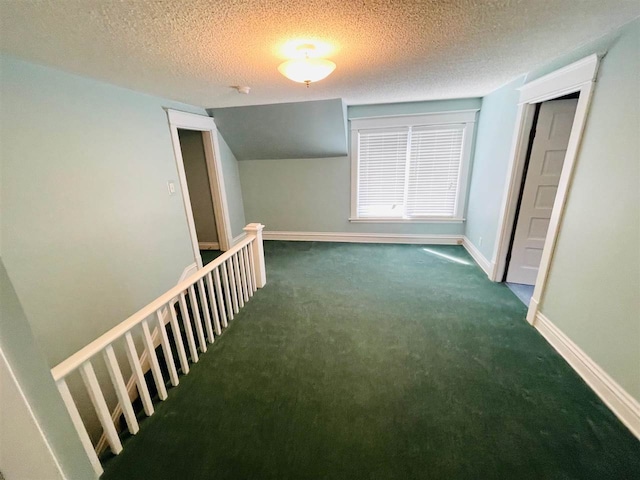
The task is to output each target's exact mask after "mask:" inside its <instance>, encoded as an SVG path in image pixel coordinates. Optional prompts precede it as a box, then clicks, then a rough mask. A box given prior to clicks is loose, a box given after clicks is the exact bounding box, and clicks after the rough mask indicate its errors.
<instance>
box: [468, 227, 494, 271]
mask: <svg viewBox="0 0 640 480" xmlns="http://www.w3.org/2000/svg"><path fill="white" fill-rule="evenodd" d="M462 246H463V247H464V248H465V250H466V251H467V252H469V255H471V257H473V259H474V260H475V262H476V263H477V264H478V266H479V267H480V268H481V269H482V270H483V271H484V273H486V274H487V277H489V279H490V280H493V278H492V277H493V269H494V263H493V262H490V261H489V260H487V257H485V256H484V255H482V253H481V252H480V250H478V249H477V248H476V246H475V245H474V244H473V243H471V240H469V239H468V238H467V237H466V236H465V237H463V238H462Z"/></svg>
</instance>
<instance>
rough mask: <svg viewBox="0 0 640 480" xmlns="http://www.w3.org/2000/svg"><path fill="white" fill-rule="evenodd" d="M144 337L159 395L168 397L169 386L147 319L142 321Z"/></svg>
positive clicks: (161, 397) (162, 398) (164, 397)
mask: <svg viewBox="0 0 640 480" xmlns="http://www.w3.org/2000/svg"><path fill="white" fill-rule="evenodd" d="M142 338H143V340H144V346H145V348H146V349H147V356H148V357H149V365H151V374H152V375H153V381H154V382H155V384H156V388H157V389H158V397H160V400H166V399H167V387H166V385H165V384H164V378H163V377H162V372H161V371H160V363H159V362H158V356H157V355H156V349H155V347H154V345H153V338H151V331H150V330H149V324H148V323H147V320H146V319H145V320H143V321H142Z"/></svg>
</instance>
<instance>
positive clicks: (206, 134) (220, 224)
mask: <svg viewBox="0 0 640 480" xmlns="http://www.w3.org/2000/svg"><path fill="white" fill-rule="evenodd" d="M167 118H168V119H169V128H170V130H171V142H172V143H173V153H174V156H175V158H176V167H177V170H178V181H179V182H180V190H181V192H182V200H183V203H184V210H185V214H186V217H187V225H188V228H189V235H190V237H191V247H192V248H193V255H194V257H195V260H196V263H197V265H198V268H202V258H201V256H200V247H199V245H198V236H197V234H196V224H195V221H194V219H193V210H192V207H191V198H190V197H189V187H188V186H187V176H186V174H185V170H184V159H183V158H182V150H181V148H180V137H179V135H178V129H183V130H196V131H200V132H202V143H203V144H204V154H205V159H206V162H207V172H208V173H209V184H210V186H211V198H212V199H213V210H214V214H215V217H216V229H217V232H218V243H219V244H220V250H222V251H226V250H229V248H231V245H232V244H233V241H232V238H231V221H230V218H229V206H228V204H227V193H226V190H225V188H224V177H223V173H222V161H221V156H220V145H219V144H218V127H217V126H216V123H215V121H214V120H213V118H211V117H207V116H204V115H197V114H194V113H187V112H181V111H179V110H172V109H167Z"/></svg>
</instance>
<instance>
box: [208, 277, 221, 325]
mask: <svg viewBox="0 0 640 480" xmlns="http://www.w3.org/2000/svg"><path fill="white" fill-rule="evenodd" d="M216 271H217V270H216ZM205 278H206V281H205V283H206V284H207V288H208V289H209V303H210V305H211V311H212V312H213V327H214V328H215V330H216V335H220V334H221V333H222V329H221V328H220V315H219V313H218V302H216V293H215V291H214V287H213V278H212V277H211V272H209V274H208V275H207V276H206V277H205ZM220 295H221V294H220V293H218V298H219V299H221V298H222V297H221V296H220ZM221 308H224V305H222V304H221Z"/></svg>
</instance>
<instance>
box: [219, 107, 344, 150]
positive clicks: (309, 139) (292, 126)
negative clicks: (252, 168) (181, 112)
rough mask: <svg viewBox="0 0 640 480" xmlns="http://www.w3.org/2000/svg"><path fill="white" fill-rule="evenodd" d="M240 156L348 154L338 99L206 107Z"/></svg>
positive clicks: (342, 108) (341, 108)
mask: <svg viewBox="0 0 640 480" xmlns="http://www.w3.org/2000/svg"><path fill="white" fill-rule="evenodd" d="M207 111H208V112H209V114H210V115H212V116H213V117H214V118H215V120H216V125H217V126H218V129H219V130H220V132H221V133H222V134H223V135H224V137H225V139H226V140H227V143H228V144H229V146H230V147H231V149H232V150H233V152H234V153H235V155H236V157H237V158H238V159H239V160H258V159H272V158H325V157H336V156H340V155H346V154H347V130H346V128H345V127H344V124H345V115H344V113H345V112H344V104H343V102H342V100H341V99H339V98H335V99H331V100H318V101H312V102H294V103H276V104H273V105H252V106H246V107H228V108H210V109H208V110H207Z"/></svg>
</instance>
